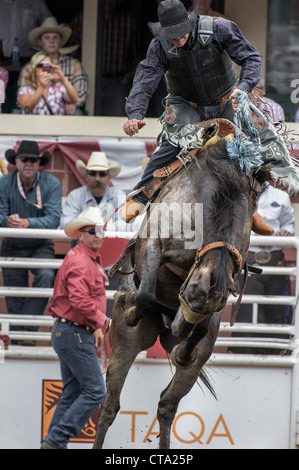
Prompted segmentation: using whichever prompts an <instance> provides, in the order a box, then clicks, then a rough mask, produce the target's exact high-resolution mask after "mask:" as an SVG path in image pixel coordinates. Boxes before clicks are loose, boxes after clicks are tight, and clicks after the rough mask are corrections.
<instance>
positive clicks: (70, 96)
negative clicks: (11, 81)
mask: <svg viewBox="0 0 299 470" xmlns="http://www.w3.org/2000/svg"><path fill="white" fill-rule="evenodd" d="M26 71H27V76H26V77H24V78H25V79H26V81H27V85H26V86H21V87H20V88H19V90H18V95H17V96H18V104H19V106H20V107H21V108H22V110H23V113H27V114H41V115H45V114H47V115H49V114H51V115H64V114H65V107H66V105H67V103H76V102H77V101H78V98H79V97H78V93H77V91H76V88H75V87H74V86H73V85H72V84H71V83H70V82H69V80H68V79H67V78H66V77H65V75H64V74H63V72H62V70H61V67H60V65H56V64H53V63H52V60H51V58H50V57H47V55H46V54H44V53H42V52H37V53H36V54H34V55H33V56H32V58H31V60H30V65H29V66H28V67H27V69H26Z"/></svg>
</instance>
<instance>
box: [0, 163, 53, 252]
mask: <svg viewBox="0 0 299 470" xmlns="http://www.w3.org/2000/svg"><path fill="white" fill-rule="evenodd" d="M17 173H18V171H17V170H16V171H14V172H12V173H8V174H6V175H4V176H2V177H1V178H0V226H1V227H7V220H8V218H9V216H10V215H12V214H19V216H20V218H22V219H28V220H29V224H30V225H29V228H35V229H57V228H58V225H59V218H60V214H61V200H62V189H61V184H60V181H59V180H58V179H57V178H56V177H55V176H53V175H51V174H49V173H46V172H43V171H41V172H40V173H39V185H40V191H41V199H42V206H43V207H42V208H41V209H39V208H38V207H36V206H35V205H34V204H36V203H37V197H36V187H37V183H38V178H37V177H36V179H35V181H34V183H33V185H32V187H31V188H30V189H29V190H25V189H24V190H25V195H26V198H27V199H28V200H29V201H30V202H31V203H32V204H30V203H29V202H28V201H26V200H25V199H24V198H23V196H22V195H21V193H20V191H19V188H18V184H17ZM13 243H14V244H16V245H18V244H19V245H22V246H24V245H28V246H37V245H40V243H41V242H40V240H38V239H19V238H14V239H13Z"/></svg>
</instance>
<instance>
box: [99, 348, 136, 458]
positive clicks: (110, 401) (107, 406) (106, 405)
mask: <svg viewBox="0 0 299 470" xmlns="http://www.w3.org/2000/svg"><path fill="white" fill-rule="evenodd" d="M129 353H130V351H128V354H127V355H125V354H121V351H117V353H114V354H112V355H111V358H110V359H109V367H108V370H107V377H106V386H107V393H106V396H105V399H104V401H103V403H102V405H101V409H100V413H99V421H98V430H97V435H96V438H95V442H94V446H93V448H94V449H101V448H102V446H103V443H104V440H105V437H106V434H107V432H108V429H109V428H110V426H111V425H112V423H113V421H114V420H115V418H116V415H117V413H118V411H119V408H120V400H119V399H120V394H121V390H122V387H123V384H124V381H125V379H126V377H127V374H128V371H129V369H130V367H131V365H132V364H133V362H134V360H135V358H136V356H137V354H138V353H136V352H135V351H132V352H131V354H129Z"/></svg>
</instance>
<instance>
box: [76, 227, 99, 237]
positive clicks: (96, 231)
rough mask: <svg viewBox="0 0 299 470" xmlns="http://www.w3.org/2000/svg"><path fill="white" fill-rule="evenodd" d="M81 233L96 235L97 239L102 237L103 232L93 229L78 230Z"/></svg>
mask: <svg viewBox="0 0 299 470" xmlns="http://www.w3.org/2000/svg"><path fill="white" fill-rule="evenodd" d="M79 231H80V232H81V233H88V234H89V235H92V236H94V235H97V237H98V238H103V237H104V233H103V231H101V230H99V229H98V228H97V229H95V228H90V229H89V230H79Z"/></svg>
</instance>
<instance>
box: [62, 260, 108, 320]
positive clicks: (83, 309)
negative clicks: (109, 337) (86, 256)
mask: <svg viewBox="0 0 299 470" xmlns="http://www.w3.org/2000/svg"><path fill="white" fill-rule="evenodd" d="M84 271H87V272H86V273H84ZM88 271H89V269H88V266H85V267H84V268H83V267H81V268H80V269H78V267H77V266H73V269H71V270H70V271H69V274H68V279H67V285H68V298H69V301H70V304H71V305H72V307H74V308H75V309H77V310H79V312H80V315H83V316H84V318H85V319H86V321H87V322H88V323H91V324H93V325H96V326H95V329H98V328H101V327H102V326H104V324H105V319H106V312H104V311H101V310H99V307H98V305H97V304H96V303H95V301H94V300H93V298H92V296H91V295H90V288H91V285H90V280H89V276H88V274H89V273H88ZM103 295H104V296H105V293H103Z"/></svg>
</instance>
